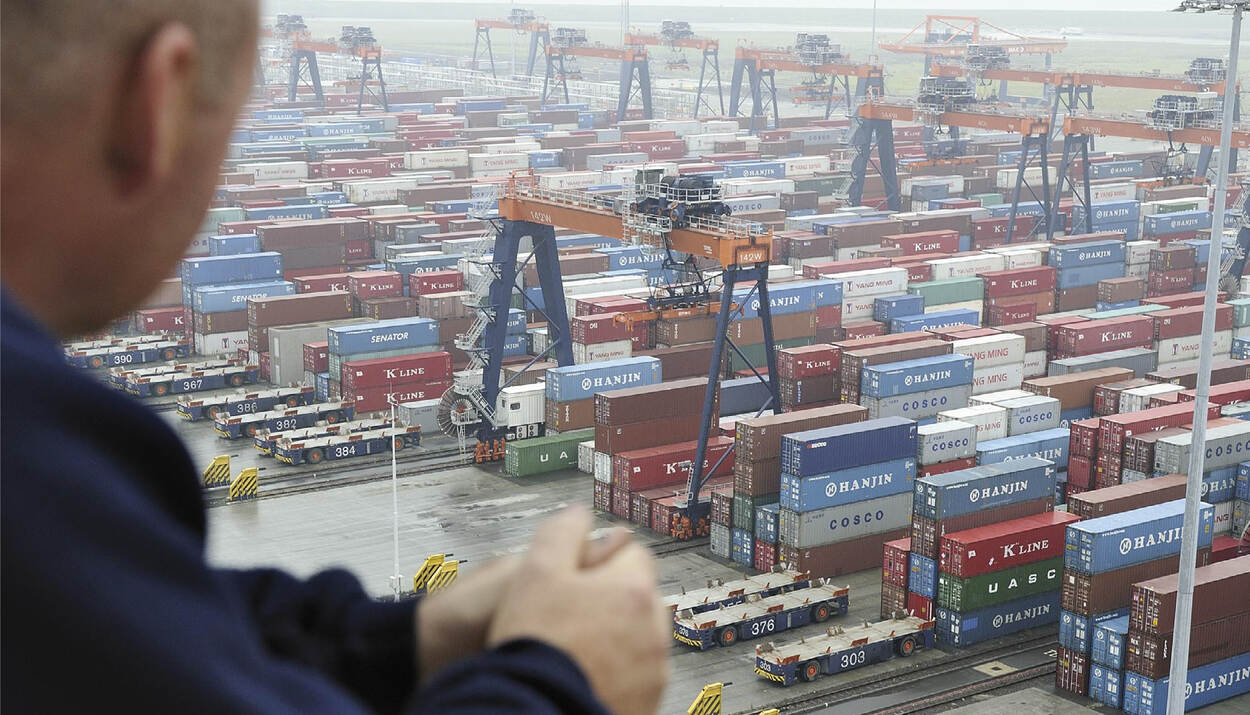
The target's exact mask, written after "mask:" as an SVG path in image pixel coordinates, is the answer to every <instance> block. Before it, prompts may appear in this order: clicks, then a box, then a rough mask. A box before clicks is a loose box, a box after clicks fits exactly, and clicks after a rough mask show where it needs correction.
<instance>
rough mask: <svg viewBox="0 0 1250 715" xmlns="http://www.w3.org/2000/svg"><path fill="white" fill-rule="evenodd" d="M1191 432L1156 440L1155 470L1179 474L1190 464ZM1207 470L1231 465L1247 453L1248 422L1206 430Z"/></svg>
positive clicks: (1248, 445)
mask: <svg viewBox="0 0 1250 715" xmlns="http://www.w3.org/2000/svg"><path fill="white" fill-rule="evenodd" d="M1193 437H1194V435H1193V433H1192V432H1185V433H1183V434H1178V435H1174V436H1172V437H1164V438H1163V439H1161V440H1159V441H1158V442H1156V443H1155V464H1154V467H1155V471H1156V472H1158V473H1160V474H1181V473H1184V472H1185V471H1186V470H1187V468H1188V466H1189V451H1190V449H1191V446H1192V442H1193ZM1205 453H1206V459H1205V461H1204V462H1203V466H1204V468H1205V469H1207V470H1215V469H1219V468H1221V467H1231V466H1234V465H1236V464H1237V463H1238V462H1241V461H1243V460H1244V459H1245V458H1246V457H1247V456H1250V422H1247V421H1244V420H1243V421H1239V422H1238V423H1237V424H1232V425H1226V426H1222V427H1213V428H1211V429H1209V430H1207V441H1206V445H1205Z"/></svg>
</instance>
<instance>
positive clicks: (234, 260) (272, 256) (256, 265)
mask: <svg viewBox="0 0 1250 715" xmlns="http://www.w3.org/2000/svg"><path fill="white" fill-rule="evenodd" d="M178 273H179V276H180V277H181V278H182V287H183V289H184V290H185V289H186V288H187V287H188V286H197V285H209V284H216V283H255V282H258V281H270V280H281V278H282V255H281V254H279V253H274V252H272V251H270V252H267V253H249V254H245V255H241V256H210V257H208V258H184V259H182V264H181V265H180V266H179V271H178Z"/></svg>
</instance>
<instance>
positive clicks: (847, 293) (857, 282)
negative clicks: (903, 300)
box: [821, 268, 907, 319]
mask: <svg viewBox="0 0 1250 715" xmlns="http://www.w3.org/2000/svg"><path fill="white" fill-rule="evenodd" d="M821 278H832V279H833V280H837V281H841V282H842V298H843V300H845V299H847V298H849V297H859V296H867V295H889V294H892V293H902V292H904V291H906V290H907V269H906V268H874V269H871V270H867V271H847V272H845V273H833V274H830V275H822V276H821ZM844 319H845V316H844Z"/></svg>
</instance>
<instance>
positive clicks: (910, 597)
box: [907, 591, 933, 621]
mask: <svg viewBox="0 0 1250 715" xmlns="http://www.w3.org/2000/svg"><path fill="white" fill-rule="evenodd" d="M907 612H908V613H910V614H911V615H913V616H915V617H916V618H922V619H924V620H926V621H927V620H932V619H933V599H931V598H925V597H924V596H921V595H920V594H918V593H916V592H914V591H908V592H907Z"/></svg>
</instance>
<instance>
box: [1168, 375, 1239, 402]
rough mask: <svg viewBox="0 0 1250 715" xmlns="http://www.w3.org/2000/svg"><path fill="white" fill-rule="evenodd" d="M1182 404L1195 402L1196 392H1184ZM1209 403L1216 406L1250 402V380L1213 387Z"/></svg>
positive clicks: (1181, 396) (1208, 399)
mask: <svg viewBox="0 0 1250 715" xmlns="http://www.w3.org/2000/svg"><path fill="white" fill-rule="evenodd" d="M1179 397H1180V400H1181V401H1182V402H1193V401H1194V398H1195V397H1196V395H1195V391H1194V390H1183V391H1182V392H1181V393H1180V395H1179ZM1207 402H1210V403H1211V404H1214V405H1221V406H1222V405H1232V404H1235V403H1238V402H1250V380H1238V381H1236V382H1226V383H1224V384H1223V385H1212V386H1211V392H1210V393H1209V395H1208V397H1207Z"/></svg>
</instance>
